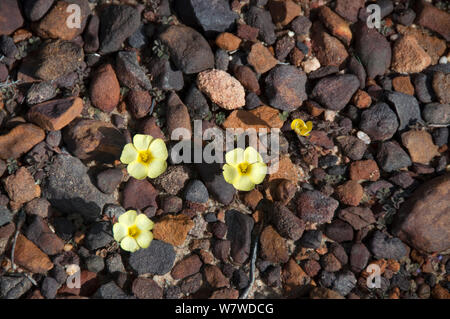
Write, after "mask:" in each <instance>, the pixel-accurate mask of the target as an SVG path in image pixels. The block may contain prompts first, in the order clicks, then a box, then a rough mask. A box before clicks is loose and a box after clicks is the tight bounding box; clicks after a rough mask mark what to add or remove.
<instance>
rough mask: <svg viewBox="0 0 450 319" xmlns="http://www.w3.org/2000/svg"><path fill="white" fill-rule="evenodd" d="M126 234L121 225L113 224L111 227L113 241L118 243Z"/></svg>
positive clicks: (126, 231) (125, 229) (124, 228)
mask: <svg viewBox="0 0 450 319" xmlns="http://www.w3.org/2000/svg"><path fill="white" fill-rule="evenodd" d="M127 233H128V230H127V227H126V226H125V225H124V224H121V223H115V224H114V226H113V234H114V239H115V240H116V241H118V242H120V241H121V240H122V239H123V238H124V237H125V236H126V235H127Z"/></svg>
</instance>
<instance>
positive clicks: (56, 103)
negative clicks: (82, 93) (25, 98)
mask: <svg viewBox="0 0 450 319" xmlns="http://www.w3.org/2000/svg"><path fill="white" fill-rule="evenodd" d="M82 110H83V100H82V99H80V98H78V97H71V98H65V99H57V100H52V101H48V102H44V103H41V104H37V105H35V106H33V107H32V108H31V109H30V110H29V111H28V113H27V117H28V119H29V120H30V121H31V122H33V123H35V124H37V125H39V126H40V127H41V128H43V129H44V130H47V131H59V130H60V129H62V128H64V127H65V126H67V125H68V124H69V123H70V122H72V121H73V120H74V119H75V118H76V117H78V116H79V115H80V114H81V111H82Z"/></svg>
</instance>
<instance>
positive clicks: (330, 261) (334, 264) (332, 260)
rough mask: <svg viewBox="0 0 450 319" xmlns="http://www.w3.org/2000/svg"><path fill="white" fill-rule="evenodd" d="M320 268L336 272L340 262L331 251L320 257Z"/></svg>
mask: <svg viewBox="0 0 450 319" xmlns="http://www.w3.org/2000/svg"><path fill="white" fill-rule="evenodd" d="M320 263H321V266H322V268H323V269H324V270H325V271H326V272H330V273H333V272H336V271H339V270H341V268H342V264H341V262H340V261H339V259H338V258H337V257H336V256H335V255H334V254H332V253H328V254H326V255H325V256H323V257H322V258H321V259H320ZM333 279H334V278H333Z"/></svg>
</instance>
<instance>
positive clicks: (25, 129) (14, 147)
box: [0, 123, 45, 160]
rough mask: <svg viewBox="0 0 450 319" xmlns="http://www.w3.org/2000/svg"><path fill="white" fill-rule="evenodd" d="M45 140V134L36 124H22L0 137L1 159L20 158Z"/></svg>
mask: <svg viewBox="0 0 450 319" xmlns="http://www.w3.org/2000/svg"><path fill="white" fill-rule="evenodd" d="M44 139H45V132H44V130H43V129H41V128H40V127H39V126H36V125H34V124H30V123H27V124H20V125H18V126H16V127H14V128H13V129H11V130H10V131H9V132H8V133H7V134H5V135H1V136H0V158H1V159H4V160H7V159H10V158H14V159H16V158H19V157H20V156H22V155H23V154H25V153H27V152H28V151H29V150H31V149H32V148H33V147H34V146H35V145H36V144H38V143H40V142H42V141H43V140H44Z"/></svg>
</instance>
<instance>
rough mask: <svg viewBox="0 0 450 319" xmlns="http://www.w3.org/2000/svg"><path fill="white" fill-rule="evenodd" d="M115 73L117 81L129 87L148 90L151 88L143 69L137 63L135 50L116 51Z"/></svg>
mask: <svg viewBox="0 0 450 319" xmlns="http://www.w3.org/2000/svg"><path fill="white" fill-rule="evenodd" d="M116 75H117V78H118V79H119V82H120V83H121V84H122V85H124V86H126V87H128V88H130V89H135V90H139V89H141V88H142V89H145V90H150V89H151V88H152V84H151V82H150V80H149V78H148V77H147V75H146V73H145V71H144V69H143V68H142V67H141V66H140V65H139V62H138V59H137V55H136V53H135V52H131V51H120V52H119V53H117V56H116Z"/></svg>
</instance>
